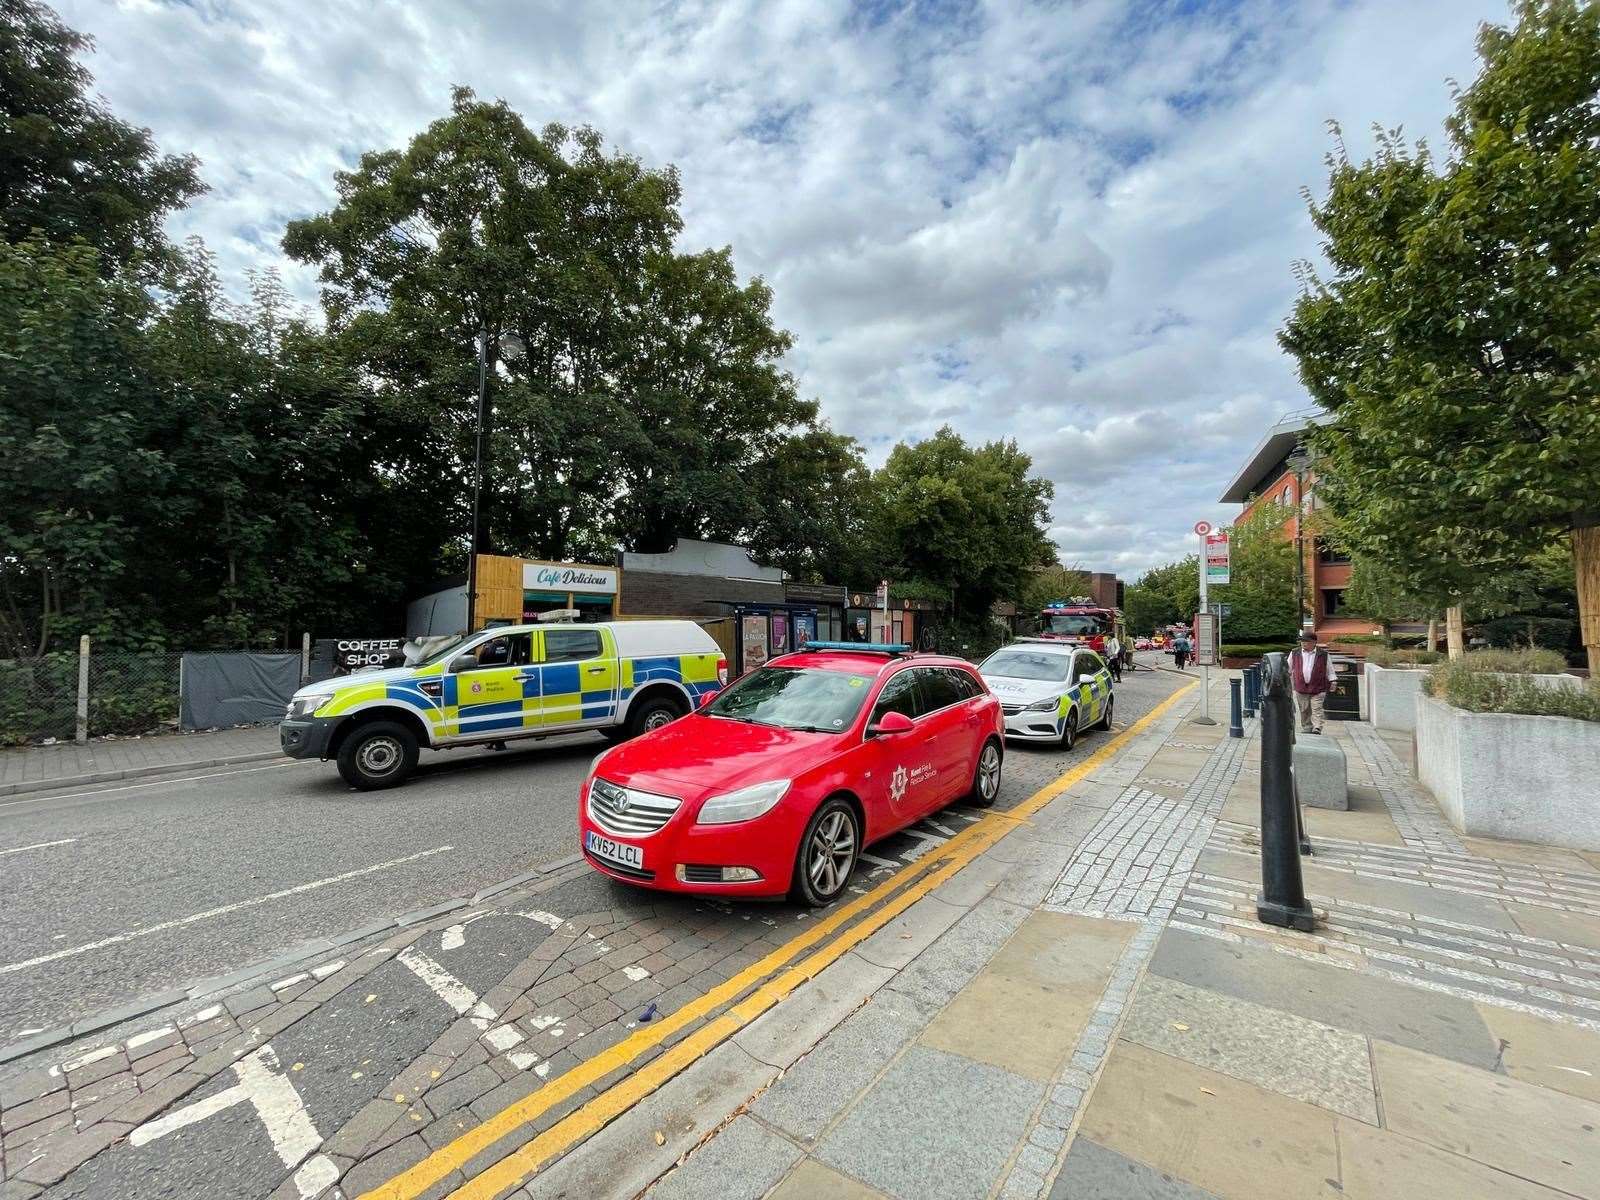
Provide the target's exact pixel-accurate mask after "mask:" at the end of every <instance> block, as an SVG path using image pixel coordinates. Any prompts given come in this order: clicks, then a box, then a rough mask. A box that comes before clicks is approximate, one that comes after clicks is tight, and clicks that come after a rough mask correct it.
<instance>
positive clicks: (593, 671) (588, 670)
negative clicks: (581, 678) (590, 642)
mask: <svg viewBox="0 0 1600 1200" xmlns="http://www.w3.org/2000/svg"><path fill="white" fill-rule="evenodd" d="M583 671H584V674H586V675H600V674H603V673H604V672H605V668H604V667H585V668H584V669H583Z"/></svg>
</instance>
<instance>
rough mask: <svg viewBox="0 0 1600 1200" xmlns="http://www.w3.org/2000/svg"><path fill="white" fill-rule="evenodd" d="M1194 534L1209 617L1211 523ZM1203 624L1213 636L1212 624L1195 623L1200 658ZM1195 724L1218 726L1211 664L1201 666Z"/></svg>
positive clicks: (1203, 600) (1202, 604) (1203, 606)
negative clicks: (1208, 538)
mask: <svg viewBox="0 0 1600 1200" xmlns="http://www.w3.org/2000/svg"><path fill="white" fill-rule="evenodd" d="M1194 532H1195V536H1196V537H1197V538H1199V539H1200V611H1201V612H1202V613H1205V614H1206V615H1207V616H1208V617H1209V616H1210V613H1211V606H1210V605H1209V604H1208V603H1207V600H1206V574H1207V571H1206V534H1208V533H1210V532H1211V522H1210V521H1199V522H1196V524H1195V527H1194ZM1202 624H1204V625H1205V627H1206V637H1207V639H1208V640H1209V638H1210V636H1211V623H1210V621H1209V620H1207V621H1205V622H1201V621H1198V620H1197V621H1196V622H1195V623H1194V634H1195V647H1194V648H1195V654H1196V656H1198V655H1199V652H1200V627H1201V625H1202ZM1207 649H1208V650H1209V649H1210V647H1209V646H1208V647H1207ZM1206 657H1207V658H1208V659H1209V658H1210V657H1211V655H1210V654H1209V653H1208V654H1207V655H1206ZM1194 723H1195V724H1196V725H1215V724H1216V722H1215V721H1213V720H1212V719H1211V664H1210V663H1209V662H1202V663H1201V664H1200V715H1199V716H1198V717H1196V718H1195V720H1194Z"/></svg>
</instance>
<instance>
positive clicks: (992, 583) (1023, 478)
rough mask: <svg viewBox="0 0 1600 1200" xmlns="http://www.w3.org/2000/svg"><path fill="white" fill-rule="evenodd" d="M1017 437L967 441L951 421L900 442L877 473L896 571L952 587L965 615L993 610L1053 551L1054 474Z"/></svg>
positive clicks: (878, 505)
mask: <svg viewBox="0 0 1600 1200" xmlns="http://www.w3.org/2000/svg"><path fill="white" fill-rule="evenodd" d="M1032 467H1033V460H1032V459H1031V458H1029V456H1028V455H1027V454H1025V453H1023V452H1022V451H1021V450H1019V449H1018V448H1017V444H1016V442H1014V441H1003V442H1002V441H997V442H989V443H987V444H985V445H982V446H977V447H973V446H969V445H967V443H966V442H965V441H964V440H963V439H962V437H961V436H960V435H959V434H957V433H956V432H955V431H954V430H953V429H950V428H949V427H948V426H947V427H945V428H942V429H940V430H939V432H938V433H936V434H934V435H933V436H932V437H930V438H926V439H925V440H923V441H920V442H915V443H910V444H907V443H904V442H902V443H901V444H899V445H897V446H896V447H895V448H894V450H893V451H891V452H890V454H889V460H888V462H886V463H885V464H884V466H883V468H882V469H881V470H879V471H878V472H876V473H875V474H874V476H873V481H872V490H873V501H874V510H873V511H874V517H873V519H874V521H875V522H877V523H878V527H879V529H880V530H881V532H882V534H883V536H884V538H885V544H886V546H887V547H888V553H889V555H890V558H889V561H888V563H887V564H886V565H887V567H888V569H889V571H890V577H891V578H892V579H897V580H911V581H919V582H922V583H927V584H932V585H936V586H938V587H942V588H948V589H949V591H950V594H951V596H952V597H953V599H954V601H955V604H956V610H957V614H958V615H963V616H967V617H972V616H986V615H987V614H988V612H989V609H990V607H991V606H992V605H993V603H994V602H995V601H996V600H999V599H1003V598H1006V597H1013V596H1019V595H1021V594H1022V592H1023V590H1024V588H1025V586H1026V584H1027V581H1028V579H1029V577H1030V575H1031V573H1032V572H1033V571H1034V570H1035V569H1036V568H1038V567H1040V566H1047V565H1049V564H1051V563H1053V562H1055V559H1056V548H1055V546H1054V545H1053V544H1052V543H1051V541H1050V538H1049V536H1048V533H1047V530H1048V527H1049V516H1050V498H1051V496H1052V495H1053V493H1054V489H1053V488H1052V487H1051V485H1050V483H1049V481H1048V480H1044V479H1040V478H1038V477H1036V476H1034V475H1032V474H1030V472H1031V470H1032Z"/></svg>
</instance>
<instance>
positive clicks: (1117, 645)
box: [1106, 633, 1122, 683]
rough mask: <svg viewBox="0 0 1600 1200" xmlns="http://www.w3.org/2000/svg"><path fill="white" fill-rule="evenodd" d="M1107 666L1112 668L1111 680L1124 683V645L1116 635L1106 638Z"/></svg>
mask: <svg viewBox="0 0 1600 1200" xmlns="http://www.w3.org/2000/svg"><path fill="white" fill-rule="evenodd" d="M1106 666H1108V667H1110V668H1111V678H1113V679H1115V680H1116V681H1117V682H1118V683H1121V682H1122V643H1121V642H1120V641H1118V640H1117V635H1116V634H1114V633H1113V634H1111V635H1109V636H1108V637H1107V638H1106Z"/></svg>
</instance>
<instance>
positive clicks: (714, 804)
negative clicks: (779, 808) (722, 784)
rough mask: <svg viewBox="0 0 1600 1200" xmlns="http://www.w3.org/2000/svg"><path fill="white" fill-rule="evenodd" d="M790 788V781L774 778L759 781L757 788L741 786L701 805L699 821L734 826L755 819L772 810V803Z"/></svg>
mask: <svg viewBox="0 0 1600 1200" xmlns="http://www.w3.org/2000/svg"><path fill="white" fill-rule="evenodd" d="M788 791H789V780H787V779H774V780H773V781H772V782H771V783H758V784H756V785H755V786H754V787H747V788H740V789H739V790H738V791H737V792H727V793H725V794H724V795H721V796H713V797H711V799H709V800H707V801H706V802H705V803H704V804H702V805H701V806H700V815H699V816H698V817H696V818H695V820H696V821H697V822H698V823H699V824H701V825H731V824H733V823H734V822H735V821H753V820H755V818H757V817H759V816H763V815H765V814H766V813H769V812H771V811H772V806H773V805H775V804H777V803H778V801H779V800H782V799H783V798H784V796H785V795H786V794H787V793H788Z"/></svg>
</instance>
